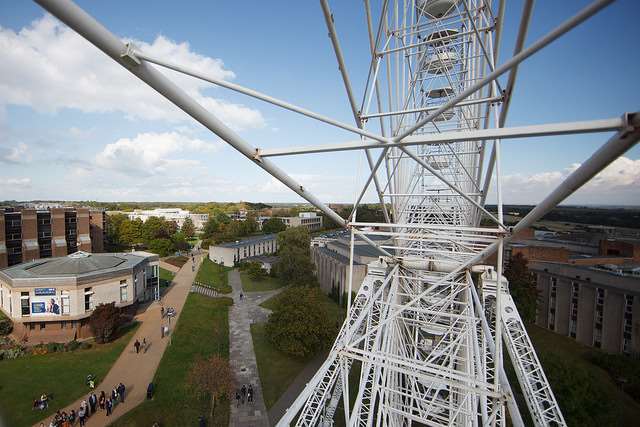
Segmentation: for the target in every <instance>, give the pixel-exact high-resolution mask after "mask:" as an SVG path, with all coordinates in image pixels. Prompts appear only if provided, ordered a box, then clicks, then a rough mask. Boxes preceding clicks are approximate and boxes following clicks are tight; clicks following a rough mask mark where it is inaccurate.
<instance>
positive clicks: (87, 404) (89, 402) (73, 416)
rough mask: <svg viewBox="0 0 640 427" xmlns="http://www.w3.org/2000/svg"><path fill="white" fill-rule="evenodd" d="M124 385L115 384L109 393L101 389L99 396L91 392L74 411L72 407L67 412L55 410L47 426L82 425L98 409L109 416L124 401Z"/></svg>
mask: <svg viewBox="0 0 640 427" xmlns="http://www.w3.org/2000/svg"><path fill="white" fill-rule="evenodd" d="M125 392H126V387H125V385H124V384H123V383H120V384H118V385H116V386H115V387H114V388H113V390H111V393H110V394H107V393H105V392H104V390H103V391H101V392H100V396H99V397H98V396H96V394H95V393H93V392H92V393H91V394H90V395H89V396H88V397H87V398H86V399H83V400H82V402H81V403H80V408H79V409H78V410H77V411H76V410H75V409H72V410H71V411H70V412H69V413H67V412H66V411H60V410H58V411H56V413H55V415H54V416H53V418H52V419H51V423H50V424H49V427H71V426H73V425H75V424H76V422H78V423H79V425H80V426H81V427H82V426H84V425H85V424H86V423H87V420H88V419H89V417H91V416H92V415H94V414H95V413H96V412H98V411H106V415H107V416H110V415H111V413H112V412H113V410H114V408H115V407H116V405H118V403H124V397H125ZM40 427H45V425H44V423H40Z"/></svg>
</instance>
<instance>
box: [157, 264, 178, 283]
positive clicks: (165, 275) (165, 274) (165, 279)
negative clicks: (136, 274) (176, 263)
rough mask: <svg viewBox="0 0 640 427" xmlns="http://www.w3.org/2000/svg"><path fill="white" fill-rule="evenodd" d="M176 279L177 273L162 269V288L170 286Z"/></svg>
mask: <svg viewBox="0 0 640 427" xmlns="http://www.w3.org/2000/svg"><path fill="white" fill-rule="evenodd" d="M174 277H175V273H173V272H172V271H169V270H165V269H164V268H162V267H161V268H160V286H169V285H170V284H171V281H172V280H173V278H174Z"/></svg>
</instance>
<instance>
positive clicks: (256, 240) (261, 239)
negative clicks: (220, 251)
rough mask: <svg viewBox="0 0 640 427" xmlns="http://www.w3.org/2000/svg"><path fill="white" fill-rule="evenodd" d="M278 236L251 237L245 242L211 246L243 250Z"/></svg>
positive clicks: (238, 241)
mask: <svg viewBox="0 0 640 427" xmlns="http://www.w3.org/2000/svg"><path fill="white" fill-rule="evenodd" d="M277 236H278V235H277V234H275V233H274V234H262V235H259V236H253V237H249V238H247V239H243V240H237V241H235V242H227V243H220V244H218V245H211V246H213V247H219V248H241V247H243V246H247V245H252V244H254V243H260V242H266V241H268V240H274V239H275V238H276V237H277Z"/></svg>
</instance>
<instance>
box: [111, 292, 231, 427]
mask: <svg viewBox="0 0 640 427" xmlns="http://www.w3.org/2000/svg"><path fill="white" fill-rule="evenodd" d="M232 304H233V301H232V300H231V299H229V298H215V299H212V298H208V297H204V296H202V295H198V294H189V296H188V297H187V301H186V303H185V305H184V308H183V309H182V314H181V315H180V319H179V320H178V324H177V326H176V329H175V332H174V334H173V337H172V342H171V345H170V346H169V347H167V350H166V351H165V353H164V356H163V357H162V360H161V361H160V366H159V367H158V371H157V372H156V375H155V377H154V380H153V382H154V383H155V384H156V392H155V396H154V398H153V399H152V400H147V401H145V402H144V403H142V404H141V405H139V406H138V407H137V408H135V409H133V410H132V411H130V412H129V413H127V414H125V415H124V416H122V417H121V418H120V419H118V420H117V421H116V422H115V423H114V424H112V426H127V427H136V426H140V427H142V426H144V427H148V426H150V425H152V424H153V423H154V422H158V423H159V424H160V425H161V426H180V425H197V423H198V417H200V416H201V415H204V416H208V414H209V409H210V407H209V404H210V400H209V398H208V397H206V396H202V397H198V396H196V395H194V393H193V392H192V391H190V390H189V386H188V384H187V378H188V375H189V369H190V367H191V365H192V364H193V362H194V361H195V360H196V359H197V358H206V357H209V356H212V355H214V354H218V355H220V356H222V357H224V358H226V359H228V358H229V322H228V311H229V306H230V305H232ZM228 424H229V401H228V400H226V399H222V400H220V399H218V400H217V402H216V406H215V411H214V416H213V419H208V420H207V425H209V426H222V425H224V426H226V425H228Z"/></svg>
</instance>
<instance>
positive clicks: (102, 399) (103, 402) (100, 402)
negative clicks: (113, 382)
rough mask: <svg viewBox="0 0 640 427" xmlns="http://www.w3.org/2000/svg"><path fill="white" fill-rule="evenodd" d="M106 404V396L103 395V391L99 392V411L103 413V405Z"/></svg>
mask: <svg viewBox="0 0 640 427" xmlns="http://www.w3.org/2000/svg"><path fill="white" fill-rule="evenodd" d="M106 403H107V396H106V395H105V394H104V390H102V391H101V392H100V398H99V399H98V405H100V409H102V410H103V411H104V408H105V405H106Z"/></svg>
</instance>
